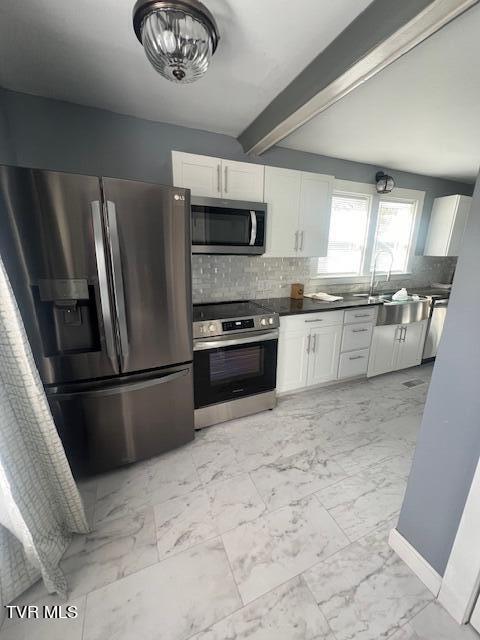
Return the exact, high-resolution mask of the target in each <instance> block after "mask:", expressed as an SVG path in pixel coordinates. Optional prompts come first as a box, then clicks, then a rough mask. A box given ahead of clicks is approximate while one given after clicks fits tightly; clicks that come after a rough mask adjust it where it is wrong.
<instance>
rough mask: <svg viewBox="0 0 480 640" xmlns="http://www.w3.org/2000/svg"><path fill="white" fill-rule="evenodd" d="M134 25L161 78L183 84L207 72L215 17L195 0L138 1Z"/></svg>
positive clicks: (215, 34)
mask: <svg viewBox="0 0 480 640" xmlns="http://www.w3.org/2000/svg"><path fill="white" fill-rule="evenodd" d="M133 24H134V29H135V33H136V34H137V38H138V39H139V40H140V42H141V43H142V45H143V47H144V49H145V53H146V55H147V58H148V59H149V60H150V63H151V64H152V66H153V67H154V68H155V69H156V70H157V71H158V73H160V74H161V75H162V76H163V77H164V78H167V79H168V80H171V81H172V82H176V83H181V84H186V83H190V82H194V81H195V80H198V78H200V77H202V76H203V75H204V73H205V72H206V71H207V69H208V66H209V64H210V60H211V57H212V55H213V54H214V53H215V49H216V48H217V44H218V40H219V35H218V29H217V25H216V23H215V19H214V18H213V16H212V15H211V13H210V12H209V11H208V9H207V8H206V7H204V5H203V4H201V3H200V2H198V1H197V0H174V1H172V2H168V1H166V0H139V1H138V2H137V4H136V5H135V9H134V12H133Z"/></svg>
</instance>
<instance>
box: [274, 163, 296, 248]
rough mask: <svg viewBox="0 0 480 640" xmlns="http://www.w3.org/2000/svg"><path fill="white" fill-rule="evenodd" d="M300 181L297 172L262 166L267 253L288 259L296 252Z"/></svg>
mask: <svg viewBox="0 0 480 640" xmlns="http://www.w3.org/2000/svg"><path fill="white" fill-rule="evenodd" d="M301 182H302V174H301V173H300V171H291V170H290V169H280V168H278V167H265V202H266V203H267V205H268V212H267V247H266V249H267V250H266V253H265V255H267V256H272V257H273V256H275V257H281V258H288V257H294V256H297V255H298V252H297V248H298V212H299V210H300V187H301Z"/></svg>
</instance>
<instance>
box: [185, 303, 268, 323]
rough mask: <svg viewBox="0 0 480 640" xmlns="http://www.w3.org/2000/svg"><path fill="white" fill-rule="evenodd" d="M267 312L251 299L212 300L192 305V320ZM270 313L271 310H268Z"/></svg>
mask: <svg viewBox="0 0 480 640" xmlns="http://www.w3.org/2000/svg"><path fill="white" fill-rule="evenodd" d="M265 313H269V311H268V309H265V308H264V307H261V306H260V305H259V304H256V303H255V302H252V301H251V300H235V301H233V302H214V303H209V304H195V305H193V321H194V322H202V321H208V320H224V319H227V318H245V317H248V316H259V315H262V314H265ZM270 313H271V312H270Z"/></svg>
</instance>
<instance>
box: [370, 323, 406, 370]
mask: <svg viewBox="0 0 480 640" xmlns="http://www.w3.org/2000/svg"><path fill="white" fill-rule="evenodd" d="M399 338H400V327H399V326H398V325H396V324H395V325H386V326H384V327H375V329H374V330H373V338H372V344H371V347H370V358H369V361H368V371H367V376H369V377H370V376H378V375H379V374H381V373H387V371H394V370H395V369H397V361H398V347H399V344H400V343H399V341H398V340H399Z"/></svg>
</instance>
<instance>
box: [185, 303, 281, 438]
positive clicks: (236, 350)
mask: <svg viewBox="0 0 480 640" xmlns="http://www.w3.org/2000/svg"><path fill="white" fill-rule="evenodd" d="M279 324H280V323H279V317H278V314H276V313H272V312H271V311H269V310H267V309H264V308H263V307H261V306H260V305H259V304H256V303H255V302H251V301H239V302H227V303H218V304H201V305H195V306H194V308H193V338H194V340H193V345H194V346H193V350H194V359H193V360H194V388H195V428H196V429H202V428H203V427H208V426H210V425H212V424H217V423H218V422H224V421H225V420H231V419H233V418H239V417H241V416H246V415H249V414H251V413H256V412H258V411H265V410H266V409H273V407H274V406H275V403H276V395H275V387H276V379H277V347H278V327H279Z"/></svg>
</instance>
